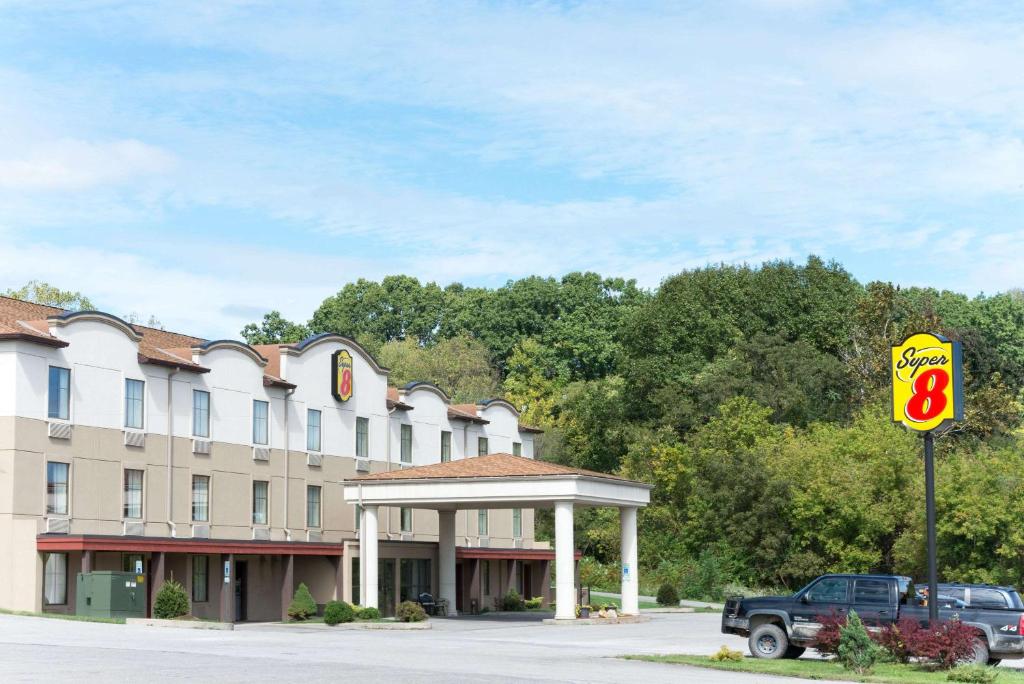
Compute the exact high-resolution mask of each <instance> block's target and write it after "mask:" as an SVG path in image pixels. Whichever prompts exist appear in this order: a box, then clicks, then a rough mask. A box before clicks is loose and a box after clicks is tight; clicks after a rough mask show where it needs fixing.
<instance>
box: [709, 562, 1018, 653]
mask: <svg viewBox="0 0 1024 684" xmlns="http://www.w3.org/2000/svg"><path fill="white" fill-rule="evenodd" d="M945 593H946V592H943V593H941V594H939V606H938V607H939V618H940V619H942V620H951V619H953V618H957V619H959V620H960V621H961V622H963V623H964V624H965V625H970V626H971V627H974V628H975V629H976V630H977V632H978V638H977V640H976V641H975V645H974V662H976V663H987V664H990V665H996V664H998V663H999V662H1000V661H1001V660H1004V659H1017V658H1024V636H1022V634H1024V609H1012V608H998V609H990V608H977V607H961V606H960V605H958V604H959V603H960V600H959V599H956V598H955V597H952V596H951V597H948V598H947V597H946V596H945V595H944V594H945ZM851 610H855V611H857V614H858V615H860V617H861V619H862V620H863V621H864V623H865V624H866V625H868V626H869V628H871V627H874V628H877V627H879V626H881V625H884V624H887V623H893V622H896V621H898V620H900V619H901V618H905V617H909V618H912V619H915V620H918V621H919V622H921V623H922V624H924V623H925V622H927V620H928V607H927V606H926V605H922V604H921V602H920V601H919V600H918V597H917V595H916V592H914V591H913V590H912V582H911V580H910V578H909V577H900V576H897V575H822V576H821V577H819V578H817V579H816V580H814V581H813V582H811V583H810V584H808V585H807V586H806V587H804V588H803V589H801V590H800V591H798V592H796V593H795V594H793V595H792V596H766V597H760V598H744V597H742V596H732V597H729V599H727V600H726V603H725V609H724V610H723V611H722V632H723V633H725V634H738V635H740V636H744V637H747V639H748V642H747V643H748V646H749V648H750V654H751V655H752V656H754V657H755V658H769V659H775V658H799V657H800V656H801V655H803V653H804V651H805V650H806V649H807V648H808V647H812V646H814V641H815V637H816V636H817V633H818V630H819V629H821V622H819V620H820V618H821V617H822V616H826V615H831V614H839V615H842V614H845V613H848V612H849V611H851Z"/></svg>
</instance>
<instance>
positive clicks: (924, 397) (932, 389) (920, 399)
mask: <svg viewBox="0 0 1024 684" xmlns="http://www.w3.org/2000/svg"><path fill="white" fill-rule="evenodd" d="M933 379H934V382H932V380H933ZM948 386H949V373H947V372H946V371H944V370H942V369H940V368H933V369H932V370H929V371H925V372H924V373H921V375H919V376H917V379H916V380H914V384H913V385H912V386H911V391H912V392H913V393H914V396H912V397H910V400H909V401H907V416H909V417H910V419H911V420H914V421H916V422H918V423H924V422H926V421H929V420H931V419H932V418H935V417H936V416H938V415H939V414H941V413H942V412H943V411H945V410H946V404H947V403H948V400H947V399H946V395H945V390H946V387H948Z"/></svg>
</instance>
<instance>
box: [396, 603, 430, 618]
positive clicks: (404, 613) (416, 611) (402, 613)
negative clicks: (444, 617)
mask: <svg viewBox="0 0 1024 684" xmlns="http://www.w3.org/2000/svg"><path fill="white" fill-rule="evenodd" d="M395 617H396V618H398V621H399V622H423V621H424V620H426V619H427V611H425V610H423V606H421V605H420V604H418V603H416V602H415V601H402V602H401V603H399V604H398V611H397V612H396V613H395Z"/></svg>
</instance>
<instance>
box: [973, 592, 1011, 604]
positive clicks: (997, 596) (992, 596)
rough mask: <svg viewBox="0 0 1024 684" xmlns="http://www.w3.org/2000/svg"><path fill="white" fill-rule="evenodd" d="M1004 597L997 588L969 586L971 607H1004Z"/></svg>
mask: <svg viewBox="0 0 1024 684" xmlns="http://www.w3.org/2000/svg"><path fill="white" fill-rule="evenodd" d="M1006 607H1007V606H1006V599H1005V598H1003V594H1002V592H1000V591H999V590H998V589H983V588H980V587H971V608H1006Z"/></svg>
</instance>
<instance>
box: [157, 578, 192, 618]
mask: <svg viewBox="0 0 1024 684" xmlns="http://www.w3.org/2000/svg"><path fill="white" fill-rule="evenodd" d="M182 615H188V594H186V593H185V587H183V586H181V585H180V584H178V583H177V582H175V581H174V580H167V581H166V582H164V583H163V586H161V587H160V591H158V592H156V599H155V600H154V601H153V617H155V618H160V619H161V620H170V619H173V618H176V617H181V616H182Z"/></svg>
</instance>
